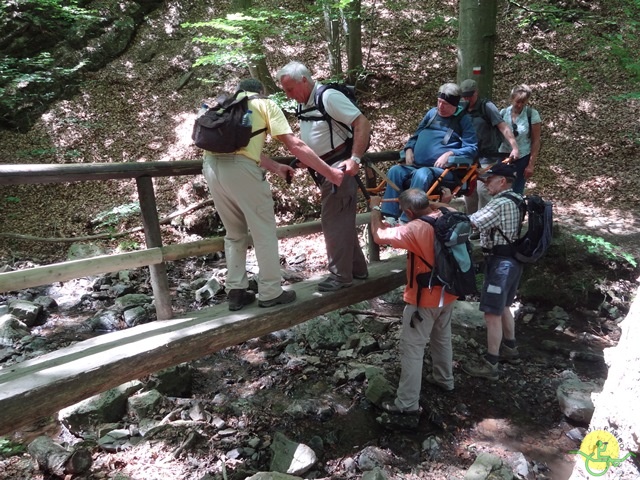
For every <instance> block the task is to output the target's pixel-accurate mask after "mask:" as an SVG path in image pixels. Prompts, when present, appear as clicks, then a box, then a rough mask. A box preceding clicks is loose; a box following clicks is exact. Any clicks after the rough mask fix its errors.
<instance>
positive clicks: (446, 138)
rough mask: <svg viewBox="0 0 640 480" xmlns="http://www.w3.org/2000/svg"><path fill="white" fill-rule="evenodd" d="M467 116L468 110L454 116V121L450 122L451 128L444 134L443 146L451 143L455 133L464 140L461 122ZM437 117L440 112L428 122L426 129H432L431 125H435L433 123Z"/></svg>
mask: <svg viewBox="0 0 640 480" xmlns="http://www.w3.org/2000/svg"><path fill="white" fill-rule="evenodd" d="M465 114H466V110H462V111H461V112H460V113H458V114H456V115H454V116H453V119H452V120H451V122H449V128H448V129H447V133H445V134H444V138H443V139H442V144H443V145H446V144H447V143H449V140H451V135H453V133H454V132H455V133H456V134H457V135H458V137H460V138H461V139H462V128H461V127H460V121H461V119H462V117H464V115H465ZM437 116H438V112H436V113H434V114H433V117H431V118H430V119H429V120H428V121H427V124H426V125H425V126H424V128H425V129H427V128H429V127H431V124H432V123H433V121H434V120H435V119H436V117H437Z"/></svg>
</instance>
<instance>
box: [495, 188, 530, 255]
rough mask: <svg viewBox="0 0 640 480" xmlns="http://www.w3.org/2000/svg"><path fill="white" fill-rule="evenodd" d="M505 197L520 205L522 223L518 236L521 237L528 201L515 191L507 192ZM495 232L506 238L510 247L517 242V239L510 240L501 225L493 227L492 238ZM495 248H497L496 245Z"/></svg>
mask: <svg viewBox="0 0 640 480" xmlns="http://www.w3.org/2000/svg"><path fill="white" fill-rule="evenodd" d="M503 197H504V198H508V199H509V200H511V201H512V202H513V203H515V204H516V206H517V207H518V209H519V210H520V225H519V226H518V238H520V232H521V231H522V224H523V222H524V217H525V215H526V210H527V208H526V201H525V200H524V199H520V198H518V197H517V196H516V195H515V193H513V192H507V193H505V194H504V195H503ZM495 232H498V233H499V234H500V235H501V236H502V238H504V239H505V240H506V242H507V243H508V244H509V246H510V247H512V246H513V245H514V244H515V242H516V241H517V240H514V241H513V242H512V241H511V240H509V239H508V238H507V236H506V235H505V234H504V232H503V231H502V229H501V228H500V227H495V228H493V230H492V232H491V238H492V239H493V234H494V233H495ZM494 248H495V246H494Z"/></svg>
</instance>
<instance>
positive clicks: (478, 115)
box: [460, 79, 520, 215]
mask: <svg viewBox="0 0 640 480" xmlns="http://www.w3.org/2000/svg"><path fill="white" fill-rule="evenodd" d="M460 89H461V90H462V99H463V100H464V101H465V102H467V106H466V108H467V113H468V115H469V116H470V117H471V120H472V122H473V127H474V128H475V129H476V136H477V137H478V161H479V162H480V165H481V167H483V168H486V167H487V166H489V165H491V164H493V163H495V162H497V161H499V160H502V159H504V158H505V157H507V156H508V157H509V159H510V161H513V160H517V159H518V158H519V155H520V154H519V152H518V143H517V142H516V139H515V137H514V136H513V132H512V130H511V128H510V127H509V125H507V122H505V121H504V119H503V118H502V115H500V111H499V110H498V107H496V106H495V104H494V103H493V102H492V101H491V100H489V99H487V98H479V94H478V84H477V83H476V81H475V80H472V79H467V80H465V81H464V82H462V83H461V84H460ZM502 138H504V140H505V141H506V142H507V143H509V145H511V149H512V150H511V152H510V153H509V154H505V153H499V152H498V149H499V148H500V143H502ZM490 199H491V197H490V196H489V194H488V192H487V189H486V188H485V186H484V184H483V183H479V184H478V189H477V190H476V191H474V192H473V194H472V195H468V196H465V197H464V202H465V204H466V207H467V214H468V215H471V214H472V213H475V212H476V211H477V210H478V208H482V207H484V206H485V205H486V204H487V203H489V200H490Z"/></svg>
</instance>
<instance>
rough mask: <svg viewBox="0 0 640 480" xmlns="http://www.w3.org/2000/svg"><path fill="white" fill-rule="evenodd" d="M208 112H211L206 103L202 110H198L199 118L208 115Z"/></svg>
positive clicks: (201, 107)
mask: <svg viewBox="0 0 640 480" xmlns="http://www.w3.org/2000/svg"><path fill="white" fill-rule="evenodd" d="M207 110H209V105H207V104H206V103H203V104H202V105H201V106H200V110H198V117H201V116H202V115H204V114H205V113H207Z"/></svg>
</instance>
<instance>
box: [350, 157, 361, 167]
mask: <svg viewBox="0 0 640 480" xmlns="http://www.w3.org/2000/svg"><path fill="white" fill-rule="evenodd" d="M351 160H353V161H354V162H356V163H357V164H358V165H360V162H361V161H362V160H360V157H357V156H355V155H351Z"/></svg>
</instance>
